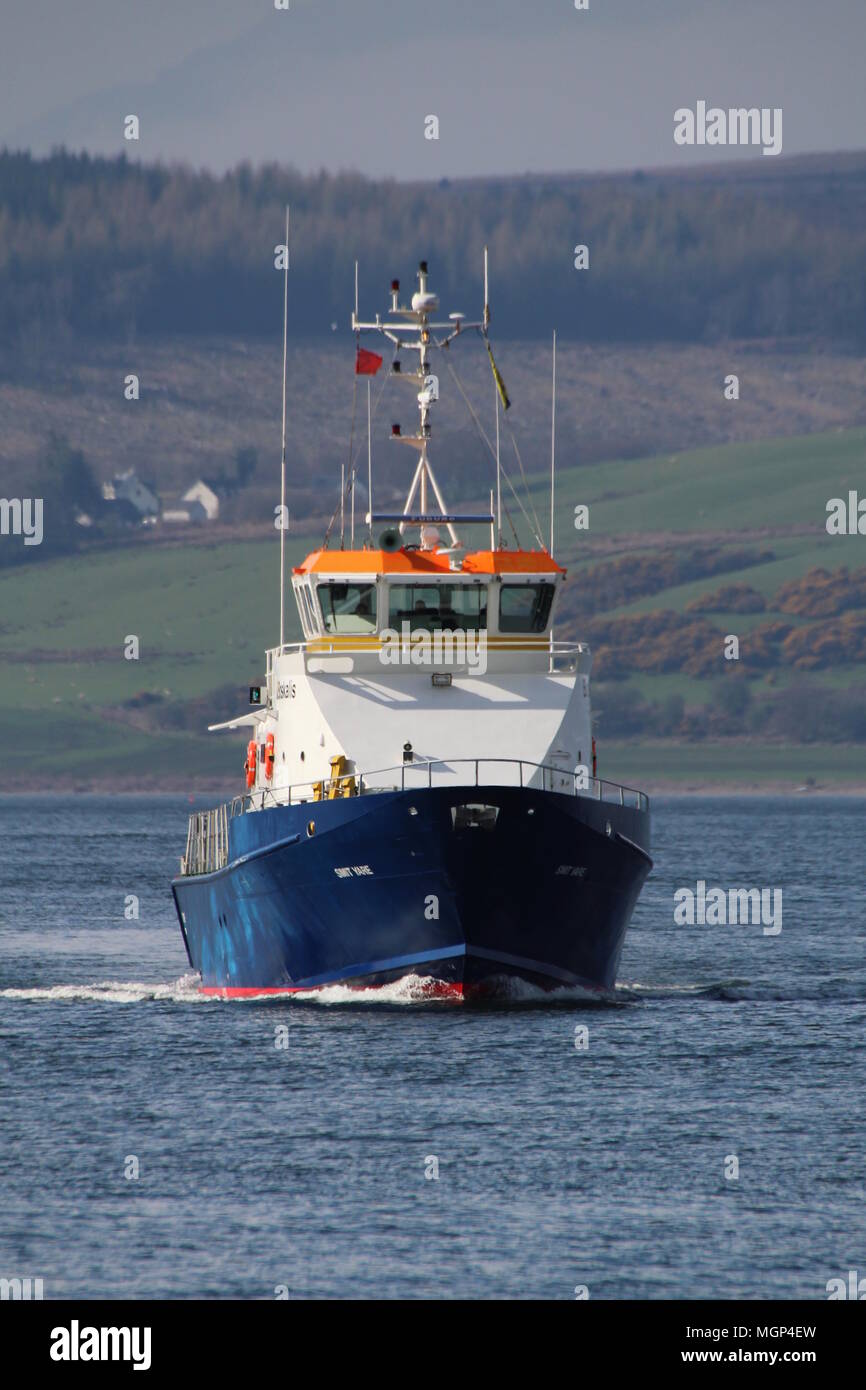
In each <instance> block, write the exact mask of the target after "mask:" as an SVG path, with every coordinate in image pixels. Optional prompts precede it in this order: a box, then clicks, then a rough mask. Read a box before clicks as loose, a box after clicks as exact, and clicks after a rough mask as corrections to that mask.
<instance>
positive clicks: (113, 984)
mask: <svg viewBox="0 0 866 1390" xmlns="http://www.w3.org/2000/svg"><path fill="white" fill-rule="evenodd" d="M200 983H201V981H200V980H199V977H198V975H181V977H180V979H178V980H173V981H171V982H170V983H166V984H144V983H142V982H141V981H139V980H99V981H96V982H95V983H93V984H86V985H85V984H82V985H48V986H46V987H45V988H42V989H0V999H24V1000H31V1001H33V1002H41V1003H49V1004H50V1003H55V1002H65V1001H69V1002H72V1003H75V1002H87V1003H97V1004H142V1003H145V1002H147V1001H149V1000H168V1001H169V1002H171V1003H176V1004H200V1003H203V1002H206V999H207V996H206V995H204V994H202V993H201V991H200V989H199V985H200Z"/></svg>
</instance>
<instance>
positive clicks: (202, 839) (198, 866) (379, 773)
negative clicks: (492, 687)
mask: <svg viewBox="0 0 866 1390" xmlns="http://www.w3.org/2000/svg"><path fill="white" fill-rule="evenodd" d="M485 763H488V764H490V763H493V764H495V765H496V766H499V767H501V766H507V767H515V768H517V783H516V785H518V786H520V787H527V786H529V785H530V782H531V778H532V777H533V776H534V775H535V774H536V773H539V772H540V773H541V790H544V791H556V792H560V793H563V794H565V795H567V796H568V795H570V796H588V797H593V798H594V799H595V800H597V801H612V802H613V803H614V804H618V805H620V806H630V807H631V809H632V810H637V811H648V810H649V797H648V796H647V795H646V793H645V792H642V791H638V790H637V788H636V787H625V786H623V785H622V784H621V783H619V782H608V781H605V780H604V779H603V778H599V777H589V776H586V777H585V776H584V775H583V774H582V773H578V772H576V771H575V772H569V771H567V770H566V769H565V768H561V767H554V766H553V764H552V763H534V762H530V761H529V760H528V759H526V758H425V759H419V760H417V761H416V760H413V761H412V762H411V763H395V764H394V765H393V766H391V767H384V768H379V769H377V770H376V771H374V772H358V773H353V774H349V775H348V776H347V775H346V773H345V772H344V773H341V774H340V775H339V776H338V777H337V778H336V779H328V778H325V779H322V778H319V779H317V780H316V781H311V782H296V783H293V784H292V785H290V786H288V787H263V788H261V789H258V790H256V791H251V792H246V793H245V794H244V795H242V796H236V797H234V798H233V799H232V800H231V801H229V802H225V803H224V804H223V805H222V806H217V807H215V808H214V809H213V810H210V811H195V812H193V814H192V815H191V816H190V818H189V828H188V831H187V842H186V853H185V854H184V855H183V857H182V859H181V861H180V871H181V874H182V875H185V876H186V875H192V874H206V873H213V872H214V871H215V870H217V869H222V868H225V866H226V864H227V863H228V857H229V822H230V821H232V820H234V819H235V817H236V816H240V815H244V814H245V813H246V812H248V811H266V810H269V809H275V808H278V807H281V806H292V805H307V804H310V805H313V804H316V802H317V800H318V799H320V798H315V797H314V795H313V793H314V790H315V789H316V788H317V787H319V788H320V789H321V792H322V794H323V795H325V796H326V795H327V790H328V785H329V783H330V782H331V781H332V780H335V781H336V782H337V784H338V791H343V790H344V789H345V788H346V786H347V785H349V786H351V787H352V790H351V791H350V792H349V795H352V796H371V795H375V794H377V793H381V792H388V791H403V792H405V791H406V790H407V786H406V776H407V773H409V774H410V780H411V774H412V773H413V772H414V773H420V781H421V784H422V786H423V784H424V782H425V781H426V786H427V788H428V789H430V788H432V787H433V786H434V781H433V770H434V768H437V767H439V768H444V769H447V770H448V771H449V772H450V771H452V770H453V769H454V768H456V767H458V766H464V765H466V764H469V765H470V766H471V767H472V768H473V769H474V777H473V779H472V780H471V781H465V782H456V783H455V782H447V783H443V785H446V786H452V787H454V788H455V789H459V788H460V787H466V786H475V787H495V786H509V785H512V784H511V783H508V782H506V783H502V782H490V781H487V780H485V779H484V777H483V776H482V768H483V765H484V764H485ZM526 768H530V769H532V771H531V772H530V774H529V779H528V780H526V779H525V772H524V769H526ZM425 771H426V779H425V777H424V773H425ZM398 773H399V779H397V780H398V781H399V786H396V785H391V786H379V787H377V786H371V785H370V781H371V779H372V778H377V777H390V776H393V775H395V774H398ZM545 773H549V774H550V777H549V779H546V778H545ZM546 783H549V784H546ZM555 783H557V784H556V785H555ZM417 789H418V782H417V781H416V782H415V783H414V785H413V786H410V787H409V788H408V790H410V791H413V790H417ZM305 791H306V792H309V793H310V795H308V796H301V795H299V793H301V792H305ZM344 794H345V793H344ZM627 798H628V799H627Z"/></svg>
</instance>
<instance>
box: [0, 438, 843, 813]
mask: <svg viewBox="0 0 866 1390" xmlns="http://www.w3.org/2000/svg"><path fill="white" fill-rule="evenodd" d="M864 448H866V431H864V430H852V431H839V432H833V433H831V434H824V435H815V436H812V437H809V438H805V439H790V440H772V441H769V442H763V443H757V444H751V445H748V446H742V445H729V446H726V447H721V448H716V449H704V450H698V451H694V452H690V453H682V454H678V455H676V456H670V455H663V456H658V457H653V458H645V459H631V460H623V461H620V462H614V463H608V464H603V465H602V464H598V465H588V466H585V467H583V468H579V469H568V468H563V469H562V470H561V472H560V475H559V478H558V503H557V508H556V517H557V546H556V548H557V554H558V556H559V558H560V559H561V560H563V561H564V562H567V563H568V564H569V567H570V574H569V580H568V584H567V587H566V592H565V603H564V610H563V621H562V623H561V624H560V628H559V629H558V635H560V636H565V635H567V634H569V633H571V634H574V635H586V632H587V630H589V631H590V635H591V638H592V644H593V650H594V653H595V660H596V663H597V675H598V680H597V683H596V686H595V706H596V712H597V717H598V731H599V744H600V756H601V770H602V772H603V774H604V775H606V776H609V777H613V778H618V779H620V780H623V781H626V782H629V783H631V782H634V781H635V780H640V781H641V784H646V785H648V786H649V787H650V788H653V787H659V786H695V785H700V786H713V787H725V786H731V785H737V786H741V787H742V786H751V785H761V786H779V787H787V788H789V789H790V788H793V787H795V786H799V785H801V784H804V783H807V782H809V780H810V779H811V780H812V782H814V783H815V784H816V785H817V786H820V787H845V786H849V787H850V786H860V787H863V786H866V741H864V739H866V735H864V734H863V733H862V732H861V733H858V732H857V725H856V720H855V721H854V722H853V723H852V725H851V728H850V729H849V732H848V734H847V736H846V734H845V726H844V722H843V723H840V720H843V716H844V715H845V710H844V709H842V708H837V707H836V706H835V705H834V704H833V699H834V698H836V697H837V696H838V695H839V693H840V692H841V695H843V696H845V697H846V698H847V697H851V698H853V700H854V702H855V704H858V705H859V708H860V709H861V711H862V709H863V707H864V702H863V700H862V698H861V697H859V696H857V694H856V692H857V690H858V689H859V688H860V687H862V686H863V684H864V683H866V658H864V659H857V658H856V651H855V650H854V649H851V650H850V651H847V650H845V649H844V647H842V648H839V647H837V648H836V649H835V650H834V649H832V648H831V649H829V650H825V651H824V652H823V664H819V665H818V666H817V667H815V666H809V667H807V668H803V667H802V666H798V665H796V664H795V663H794V662H793V661H789V662H786V661H785V659H784V652H783V651H782V649H781V647H778V648H774V649H773V653H774V654H773V661H772V662H771V663H770V664H769V665H768V664H767V662H766V661H764V660H762V661H756V660H754V654H752V655H750V651H749V634H750V632H752V630H753V629H754V628H755V626H762V625H764V626H766V625H770V624H778V623H788V624H789V626H790V628H791V629H796V628H797V627H798V626H805V627H807V628H808V627H810V626H811V627H813V628H814V635H815V636H821V635H822V633H823V630H824V628H825V627H826V626H827V625H828V624H829V623H832V622H835V621H838V620H839V619H840V618H846V619H847V618H851V619H854V620H856V621H858V622H859V621H862V619H863V616H864V610H866V603H864V599H863V594H864V592H866V590H864V587H863V579H862V577H858V572H859V573H860V575H862V571H863V568H864V566H866V559H864V552H863V540H862V537H859V536H855V537H847V536H845V537H831V536H829V535H828V534H827V532H826V529H825V526H824V521H825V516H826V510H825V508H826V502H827V499H828V498H830V497H833V496H839V495H841V496H845V495H846V494H847V491H848V489H849V488H856V487H857V486H858V484H860V486H861V487H862V479H863V463H862V460H863V454H864ZM466 500H467V501H469V500H471V498H469V497H467V498H466ZM533 500H534V502H535V505H536V508H537V510H538V511H539V513H540V514H541V515H546V505H547V493H546V482H542V481H541V480H538V483H537V486H535V488H534V491H533ZM579 503H583V504H586V505H588V506H589V508H590V527H589V530H588V531H586V532H576V531H575V530H574V528H573V524H572V521H571V518H572V517H573V514H574V507H575V505H577V504H579ZM524 534H525V532H524ZM316 539H318V538H316ZM311 544H312V542H311V540H310V539H308V538H307V537H303V536H300V535H294V534H293V535H292V537H291V542H290V546H289V554H290V557H291V558H296V557H299V556H301V555H302V554H304V553H305V552H306V551H307V550H308V549H309V548H310V547H311ZM637 561H639V562H640V564H638V565H637V566H636V567H635V566H634V563H633V562H637ZM673 561H675V562H676V563H673ZM624 564H625V565H626V568H625V569H623V565H624ZM628 565H632V568H631V569H629V568H628ZM276 566H277V546H276V536H275V533H274V532H273V531H272V530H269V529H268V527H267V526H266V525H263V526H262V527H261V529H260V532H259V538H258V539H249V540H246V541H232V540H225V541H224V542H223V543H221V544H219V545H217V544H214V543H213V542H208V541H207V540H206V539H205V538H203V537H198V538H193V537H190V538H187V540H186V543H185V544H177V545H174V546H171V547H158V546H156V545H153V544H151V543H149V542H147V541H143V542H139V543H132V542H130V544H128V545H126V546H124V547H122V548H120V549H116V550H109V551H105V552H94V553H90V554H87V555H78V556H73V557H69V558H66V559H60V560H53V561H48V562H44V563H41V564H38V565H32V566H31V565H28V566H22V567H18V568H15V569H12V570H7V571H5V572H3V573H2V574H0V614H2V618H0V748H2V750H3V756H2V772H0V779H2V780H0V786H2V788H4V789H9V788H11V787H13V786H20V785H22V784H25V783H28V782H29V781H30V780H31V779H32V778H35V779H36V781H37V785H38V784H39V783H42V782H44V781H45V780H46V779H48V778H51V779H52V780H53V779H54V778H58V777H59V778H60V779H61V780H62V781H63V782H64V783H67V784H70V785H76V786H87V785H111V786H113V787H116V788H133V787H137V786H157V785H169V784H170V785H174V786H187V785H191V786H197V787H199V788H203V787H205V786H212V787H214V788H216V787H219V789H220V790H221V791H223V790H224V791H231V790H236V789H237V787H238V784H239V780H240V778H239V766H240V758H241V747H240V742H239V740H237V738H233V737H232V736H227V735H211V736H207V735H204V734H202V733H201V732H200V730H202V729H203V728H204V725H205V724H206V723H207V722H208V721H209V720H213V719H215V718H220V717H226V716H227V715H228V714H230V713H232V712H235V711H237V710H238V709H243V708H244V706H245V701H246V693H247V691H246V688H247V686H248V685H249V684H251V683H255V682H258V681H259V680H260V678H261V674H262V652H263V650H264V648H265V647H266V646H267V645H272V644H273V643H274V641H275V640H276V621H277V591H276V583H275V580H276V574H277V568H276ZM818 568H820V569H823V570H824V571H825V572H826V576H825V578H824V579H820V578H816V576H815V575H814V574H811V575H810V571H815V570H816V569H818ZM843 568H847V570H848V576H842V577H841V578H840V572H841V571H842V570H843ZM696 572H697V573H698V574H699V576H700V577H693V576H694V575H695V573H696ZM834 576H835V577H834ZM635 585H637V587H638V592H635ZM744 589H747V590H748V591H749V595H750V596H751V597H748V600H747V602H746V611H743V612H733V613H732V612H729V611H728V612H725V611H719V610H717V609H714V608H713V607H712V604H713V603H715V602H717V596H718V595H719V593H720V592H721V593H722V595H723V596H726V598H727V600H728V601H732V602H733V603H734V604H735V605H739V606H740V607H742V606H743V590H744ZM732 590H733V595H732V594H731V591H732ZM755 594H757V595H758V600H756V599H755V598H754V595H755ZM696 600H697V601H698V602H699V604H700V605H701V606H699V607H690V605H694V604H695V601H696ZM708 602H709V604H710V606H709V607H707V603H708ZM756 603H757V608H756V606H755V605H756ZM761 603H763V607H761V606H760V604H761ZM774 605H775V606H774ZM663 614H673V615H674V618H673V620H670V619H666V620H665V623H667V624H668V626H669V625H670V623H671V622H673V629H672V630H673V632H674V633H676V631H677V625H680V626H681V627H682V629H683V631H685V627H686V624H687V623H689V622H699V623H701V624H706V627H705V628H700V629H699V631H701V632H703V634H704V636H703V638H702V639H701V640H702V641H703V647H700V643H699V649H700V651H701V652H702V653H704V654H705V653H706V652H707V651H709V653H710V664H709V666H704V667H703V668H702V669H700V670H699V671H698V672H690V671H689V670H688V669H686V668H687V666H688V662H689V657H690V655H692V654H693V647H691V646H689V645H688V643H687V642H686V641H685V640H683V641H681V642H680V643H679V645H678V644H677V641H676V639H675V638H674V640H672V641H671V643H670V644H669V646H668V648H667V655H668V665H667V667H666V668H665V669H663V670H661V671H655V670H653V669H652V658H653V655H654V653H655V651H656V649H657V647H658V643H657V642H656V641H655V640H654V639H652V633H651V625H650V619H652V620H653V621H656V620H658V618H659V615H663ZM634 617H637V618H639V619H640V620H641V622H639V623H638V626H637V630H636V633H635V632H634V631H633V632H632V634H631V638H630V643H626V647H625V650H626V652H627V653H629V652H630V653H631V656H629V658H628V660H629V661H631V659H632V657H633V655H634V652H635V651H637V652H640V651H643V652H644V653H645V654H646V653H647V652H649V654H650V658H651V659H650V660H649V662H648V667H649V669H635V670H634V671H633V670H632V667H631V666H630V665H628V664H627V666H626V671H625V672H624V673H623V672H622V671H617V670H616V669H614V668H611V666H610V655H611V652H612V651H614V650H615V649H616V648H617V646H618V636H617V633H618V628H617V625H618V624H619V623H621V622H623V621H628V620H629V619H633V618H634ZM642 628H643V629H645V630H644V631H643V632H642V630H641V629H642ZM729 633H739V634H740V636H741V640H742V650H741V657H740V661H739V662H725V661H724V659H723V656H722V647H723V638H724V636H725V635H726V634H729ZM128 634H136V635H137V636H138V637H139V641H140V646H141V656H140V660H139V661H137V662H135V661H125V660H124V658H123V642H124V638H125V637H126V636H127V635H128ZM648 634H649V637H650V638H651V639H652V640H649V641H647V635H648ZM291 636H293V637H296V636H297V628H296V626H295V624H294V619H293V620H292V632H291ZM813 646H815V644H814V643H813V642H812V641H811V640H810V641H809V642H808V643H807V646H806V650H807V651H810V650H811V649H812V648H813ZM606 662H608V664H609V670H608V675H607V676H605V663H606ZM716 668H717V669H716ZM734 688H736V693H735V695H734V696H733V697H731V695H730V691H731V690H732V689H734ZM743 689H747V692H748V693H747V695H746V696H745V702H744V697H743V695H742V691H743ZM852 691H853V692H854V695H853V696H852V695H851V692H852ZM624 692H625V693H624ZM786 692H790V699H789V700H788V702H787V704H784V707H783V708H782V707H780V708H776V707H775V706H774V707H773V709H771V716H772V717H771V718H770V722H769V724H766V723H765V724H764V725H763V726H762V725H761V724H760V719H761V718H764V717H765V715H764V714H762V713H760V712H761V711H765V710H766V708H767V707H768V704H767V702H770V704H772V702H773V701H775V700H776V699H777V698H781V697H783V696H785V694H786ZM834 692H835V694H834ZM798 702H799V703H798ZM702 710H703V711H704V713H703V716H702V715H701V711H702ZM756 711H757V712H758V713H756ZM774 711H775V712H774ZM780 711H781V712H780ZM798 711H799V713H798ZM855 713H856V711H855ZM782 715H784V716H785V717H786V718H788V719H789V720H792V721H793V722H792V724H791V727H789V728H787V732H786V725H785V721H784V718H782ZM777 716H778V718H779V720H781V722H780V723H778V724H774V723H773V719H774V718H776V717H777ZM753 721H754V722H753ZM744 731H745V732H744ZM624 739H625V740H627V741H626V742H623V740H624ZM628 740H630V741H628Z"/></svg>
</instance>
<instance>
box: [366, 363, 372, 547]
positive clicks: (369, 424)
mask: <svg viewBox="0 0 866 1390" xmlns="http://www.w3.org/2000/svg"><path fill="white" fill-rule="evenodd" d="M367 510H368V512H369V515H370V546H371V548H372V545H373V418H372V416H371V414H370V378H369V377H367Z"/></svg>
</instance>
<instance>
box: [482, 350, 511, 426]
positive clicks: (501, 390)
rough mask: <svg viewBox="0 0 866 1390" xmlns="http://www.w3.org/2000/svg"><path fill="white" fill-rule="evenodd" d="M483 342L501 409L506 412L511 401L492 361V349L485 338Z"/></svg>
mask: <svg viewBox="0 0 866 1390" xmlns="http://www.w3.org/2000/svg"><path fill="white" fill-rule="evenodd" d="M484 341H485V343H487V356H488V357H489V358H490V365H491V367H492V368H493V380H494V381H495V382H496V389H497V391H498V392H499V398H500V400H501V401H502V409H503V410H507V409H508V407H509V406H510V405H511V401H510V400H509V399H508V392H507V391H506V389H505V382H504V381H503V380H502V377H501V375H500V372H499V368H498V367H497V365H496V363H495V362H494V360H493V349H492V348H491V346H490V344H489V343H488V342H487V339H486V338H485V340H484Z"/></svg>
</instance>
